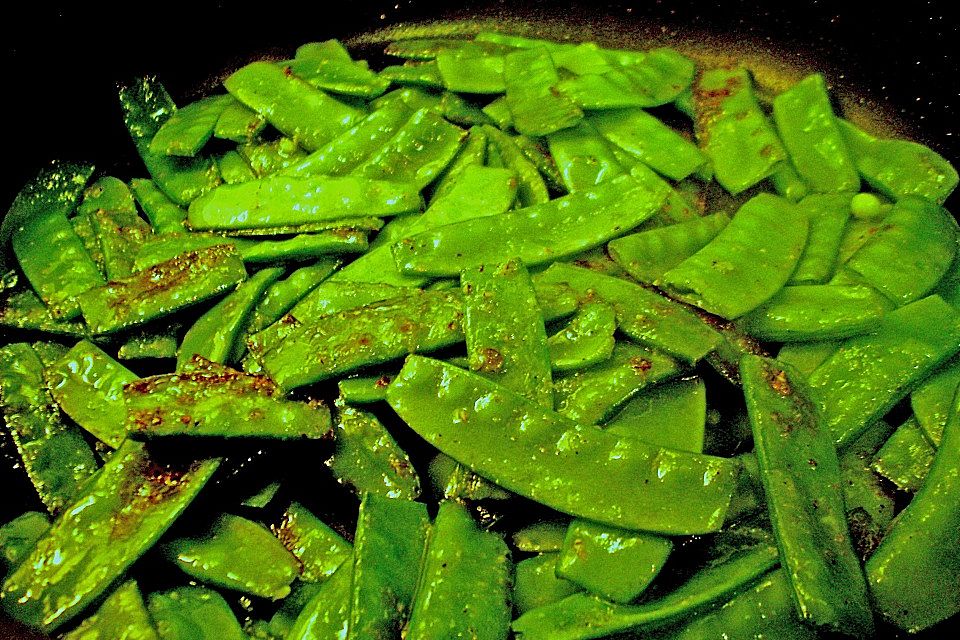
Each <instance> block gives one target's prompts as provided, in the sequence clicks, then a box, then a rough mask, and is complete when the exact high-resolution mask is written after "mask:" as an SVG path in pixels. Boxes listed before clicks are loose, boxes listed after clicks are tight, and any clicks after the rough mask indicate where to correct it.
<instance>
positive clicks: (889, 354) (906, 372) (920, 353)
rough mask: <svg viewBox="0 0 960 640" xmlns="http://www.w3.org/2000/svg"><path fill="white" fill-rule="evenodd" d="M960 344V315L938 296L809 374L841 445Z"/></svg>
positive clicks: (908, 308)
mask: <svg viewBox="0 0 960 640" xmlns="http://www.w3.org/2000/svg"><path fill="white" fill-rule="evenodd" d="M958 348H960V315H958V314H957V312H956V311H955V310H954V309H953V308H952V307H951V306H950V305H948V304H947V303H945V302H944V301H943V300H942V299H940V298H939V297H937V296H929V297H927V298H923V299H922V300H918V301H917V302H913V303H910V304H908V305H905V306H903V307H900V308H899V309H897V310H895V311H891V312H890V313H888V314H887V315H885V316H884V317H883V319H882V320H881V322H880V326H879V327H878V328H877V330H876V331H875V332H873V333H871V334H868V335H864V336H856V337H853V338H849V339H847V340H846V341H845V342H843V343H841V344H840V346H839V347H838V349H837V350H836V351H835V352H834V353H833V354H832V355H831V356H830V357H829V358H827V360H826V361H824V362H823V364H821V365H820V366H819V367H817V368H816V370H814V371H813V373H811V374H810V376H809V383H810V387H811V392H812V394H813V397H814V399H815V400H816V401H817V402H819V403H820V405H821V408H822V410H823V412H824V419H825V420H826V424H827V425H829V427H830V429H831V430H832V431H833V435H834V439H835V441H836V443H837V444H838V446H840V447H841V448H842V447H843V446H844V445H845V444H848V443H850V442H851V441H853V440H854V439H856V437H857V436H858V435H860V434H861V433H862V432H863V430H864V429H866V428H867V427H868V426H869V425H871V424H873V423H874V422H876V421H877V420H879V419H880V418H881V417H882V416H883V415H885V414H886V413H887V411H889V410H890V408H891V407H893V405H895V404H896V403H897V402H899V401H900V400H901V399H902V398H903V397H905V396H906V395H907V394H908V393H910V391H912V390H913V389H914V388H915V387H916V386H917V385H918V384H919V383H920V382H921V381H922V380H923V379H924V378H926V376H927V375H929V373H930V372H931V371H933V370H935V369H936V368H937V367H938V366H940V364H942V363H943V362H945V361H946V360H947V359H949V358H950V357H951V356H952V355H954V354H955V353H956V352H957V350H958Z"/></svg>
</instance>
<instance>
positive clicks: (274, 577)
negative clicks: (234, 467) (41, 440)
mask: <svg viewBox="0 0 960 640" xmlns="http://www.w3.org/2000/svg"><path fill="white" fill-rule="evenodd" d="M162 549H163V553H164V555H165V556H166V557H167V558H168V559H170V560H171V561H172V562H173V563H174V564H176V565H177V566H178V567H179V568H180V569H181V570H182V571H183V572H184V573H186V574H187V575H188V576H190V577H192V578H195V579H197V580H199V581H200V582H203V583H205V584H210V585H214V586H218V587H223V588H225V589H230V590H233V591H239V592H241V593H246V594H250V595H254V596H260V597H262V598H270V599H271V600H279V599H281V598H284V597H286V596H287V594H289V593H290V584H291V583H292V582H293V580H294V578H296V577H297V576H298V575H300V563H299V562H298V561H297V559H296V558H295V557H294V556H293V554H291V553H290V552H289V551H288V550H287V549H286V548H284V546H283V545H282V544H281V543H280V541H279V540H277V538H276V537H274V536H273V534H271V533H270V531H269V530H268V529H267V528H266V527H264V526H263V525H261V524H258V523H256V522H253V521H252V520H247V519H245V518H240V517H238V516H234V515H230V514H224V515H222V516H220V517H219V518H217V520H216V522H214V523H213V524H212V525H211V527H210V529H209V530H208V531H205V532H203V533H202V534H201V535H200V536H197V537H192V538H176V539H174V540H170V541H169V542H167V543H165V544H164V545H163V547H162Z"/></svg>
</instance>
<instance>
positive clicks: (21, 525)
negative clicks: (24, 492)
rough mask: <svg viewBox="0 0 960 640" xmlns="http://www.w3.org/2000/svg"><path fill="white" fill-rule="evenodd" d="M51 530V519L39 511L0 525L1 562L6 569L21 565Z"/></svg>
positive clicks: (24, 514)
mask: <svg viewBox="0 0 960 640" xmlns="http://www.w3.org/2000/svg"><path fill="white" fill-rule="evenodd" d="M49 528H50V519H49V518H48V517H47V516H46V514H43V513H40V512H39V511H27V512H26V513H23V514H21V515H19V516H17V517H16V518H14V519H13V520H11V521H10V522H7V523H5V524H3V525H0V560H2V561H3V563H4V565H5V569H6V568H10V569H12V568H14V567H16V566H17V565H18V564H20V561H21V560H23V559H24V558H25V557H26V556H27V554H29V553H30V550H31V549H33V547H34V546H35V545H36V543H37V540H39V539H40V538H41V537H43V534H44V533H46V532H47V529H49ZM4 575H6V570H4Z"/></svg>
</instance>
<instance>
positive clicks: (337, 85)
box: [282, 50, 390, 99]
mask: <svg viewBox="0 0 960 640" xmlns="http://www.w3.org/2000/svg"><path fill="white" fill-rule="evenodd" d="M344 51H345V50H344ZM282 66H283V69H284V70H287V69H289V70H290V73H292V74H293V75H295V76H297V77H299V78H303V79H304V80H306V81H307V83H308V84H310V85H311V86H314V87H316V88H317V89H323V90H324V91H329V92H331V93H336V94H340V95H344V96H353V97H357V98H366V99H371V98H376V97H378V96H380V95H383V92H384V91H386V90H387V88H388V87H389V86H390V81H389V80H387V79H385V78H381V77H379V76H378V75H377V74H376V73H375V72H373V71H371V70H370V68H369V66H368V65H367V63H366V62H365V61H354V60H351V59H350V56H349V54H348V55H347V56H346V57H343V56H340V55H339V54H338V55H327V56H297V57H296V58H294V59H293V60H288V61H286V62H285V63H283V65H282Z"/></svg>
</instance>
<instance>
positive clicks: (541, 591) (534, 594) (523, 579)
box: [513, 527, 580, 615]
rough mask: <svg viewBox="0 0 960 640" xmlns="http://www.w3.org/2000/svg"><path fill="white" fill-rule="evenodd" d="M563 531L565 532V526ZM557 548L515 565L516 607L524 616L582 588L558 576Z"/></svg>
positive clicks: (514, 599)
mask: <svg viewBox="0 0 960 640" xmlns="http://www.w3.org/2000/svg"><path fill="white" fill-rule="evenodd" d="M563 531H566V527H564V529H563ZM559 556H560V554H559V553H558V552H557V551H551V552H548V553H541V554H540V555H537V556H534V557H532V558H527V559H526V560H521V561H520V562H518V563H517V564H516V565H515V569H514V579H513V606H514V608H515V609H516V610H517V613H519V614H520V615H523V614H524V613H526V612H527V611H531V610H533V609H536V608H538V607H544V606H546V605H548V604H551V603H554V602H557V601H560V600H563V599H564V598H566V597H567V596H570V595H573V594H574V593H576V592H577V591H580V587H578V586H577V585H576V584H574V583H573V582H570V581H569V580H566V579H564V578H558V577H557V575H556V567H557V558H558V557H559Z"/></svg>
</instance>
